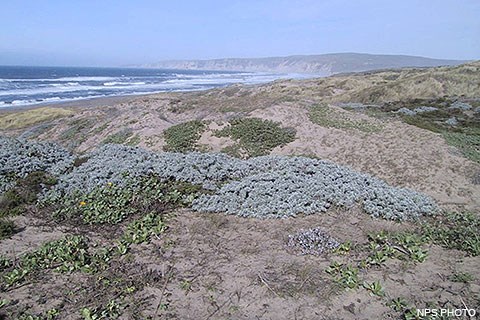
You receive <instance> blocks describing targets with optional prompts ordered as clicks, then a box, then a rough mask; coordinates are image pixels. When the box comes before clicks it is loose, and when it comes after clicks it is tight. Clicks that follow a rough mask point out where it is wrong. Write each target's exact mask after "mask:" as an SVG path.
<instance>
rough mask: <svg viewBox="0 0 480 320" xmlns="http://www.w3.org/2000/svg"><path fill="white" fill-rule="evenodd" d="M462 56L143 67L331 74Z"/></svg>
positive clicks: (339, 56)
mask: <svg viewBox="0 0 480 320" xmlns="http://www.w3.org/2000/svg"><path fill="white" fill-rule="evenodd" d="M461 63H465V61H461V60H442V59H431V58H424V57H417V56H408V55H384V54H364V53H331V54H320V55H295V56H288V57H269V58H226V59H213V60H169V61H160V62H157V63H151V64H145V65H142V67H147V68H162V69H183V70H222V71H248V72H278V73H310V74H317V75H323V76H327V75H332V74H336V73H342V72H359V71H368V70H378V69H387V68H404V67H435V66H451V65H458V64H461Z"/></svg>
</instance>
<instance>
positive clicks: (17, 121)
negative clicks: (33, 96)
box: [0, 107, 74, 130]
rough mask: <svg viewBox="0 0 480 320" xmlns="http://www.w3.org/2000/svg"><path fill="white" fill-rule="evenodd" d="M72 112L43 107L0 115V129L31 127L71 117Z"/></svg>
mask: <svg viewBox="0 0 480 320" xmlns="http://www.w3.org/2000/svg"><path fill="white" fill-rule="evenodd" d="M73 114H74V112H73V111H72V110H67V109H63V108H52V107H44V108H38V109H32V110H27V111H21V112H13V113H8V114H3V115H0V129H1V130H7V129H20V128H26V127H29V126H31V125H34V124H37V123H41V122H46V121H50V120H54V119H57V118H62V117H68V116H71V115H73Z"/></svg>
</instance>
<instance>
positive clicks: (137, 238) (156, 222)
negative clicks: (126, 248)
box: [123, 212, 166, 244]
mask: <svg viewBox="0 0 480 320" xmlns="http://www.w3.org/2000/svg"><path fill="white" fill-rule="evenodd" d="M165 230H166V224H165V223H164V222H163V220H162V217H161V215H160V214H158V213H154V212H151V213H148V214H147V215H145V216H144V217H142V218H141V219H139V220H135V221H133V222H132V223H130V224H129V225H128V226H127V230H126V231H125V234H124V236H123V239H125V241H127V242H129V243H137V244H138V243H143V242H149V241H150V237H152V236H157V235H159V234H161V233H163V232H164V231H165Z"/></svg>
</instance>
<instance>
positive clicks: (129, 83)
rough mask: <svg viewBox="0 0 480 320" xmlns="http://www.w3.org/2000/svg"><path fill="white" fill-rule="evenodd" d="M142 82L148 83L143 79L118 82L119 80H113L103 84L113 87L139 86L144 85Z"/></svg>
mask: <svg viewBox="0 0 480 320" xmlns="http://www.w3.org/2000/svg"><path fill="white" fill-rule="evenodd" d="M142 84H146V83H145V82H143V81H139V82H118V81H112V82H104V83H103V85H104V86H106V87H111V86H123V85H135V86H138V85H142Z"/></svg>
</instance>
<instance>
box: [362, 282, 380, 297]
mask: <svg viewBox="0 0 480 320" xmlns="http://www.w3.org/2000/svg"><path fill="white" fill-rule="evenodd" d="M363 287H364V288H365V289H366V290H367V291H369V292H370V293H371V294H373V295H375V296H379V297H383V296H384V295H385V292H384V291H383V287H382V285H381V284H380V282H379V281H374V282H372V283H367V282H364V283H363Z"/></svg>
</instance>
